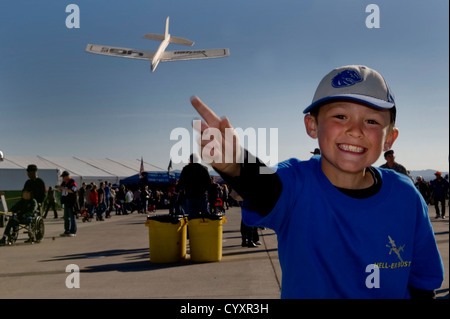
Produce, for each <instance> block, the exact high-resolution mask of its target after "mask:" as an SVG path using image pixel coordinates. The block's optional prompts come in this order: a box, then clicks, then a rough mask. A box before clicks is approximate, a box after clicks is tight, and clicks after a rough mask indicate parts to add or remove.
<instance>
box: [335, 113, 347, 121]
mask: <svg viewBox="0 0 450 319" xmlns="http://www.w3.org/2000/svg"><path fill="white" fill-rule="evenodd" d="M334 118H337V119H340V120H344V119H345V115H342V114H338V115H335V116H334Z"/></svg>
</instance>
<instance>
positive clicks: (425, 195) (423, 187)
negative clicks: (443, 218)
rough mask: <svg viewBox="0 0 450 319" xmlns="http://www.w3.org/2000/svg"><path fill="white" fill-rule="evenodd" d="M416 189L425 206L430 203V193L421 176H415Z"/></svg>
mask: <svg viewBox="0 0 450 319" xmlns="http://www.w3.org/2000/svg"><path fill="white" fill-rule="evenodd" d="M415 185H416V187H417V189H418V190H419V192H420V194H422V197H423V199H424V200H425V202H426V203H427V204H429V203H430V197H431V192H430V188H429V187H428V184H427V183H426V182H425V180H424V179H423V177H422V176H417V178H416V184H415Z"/></svg>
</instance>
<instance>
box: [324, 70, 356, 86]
mask: <svg viewBox="0 0 450 319" xmlns="http://www.w3.org/2000/svg"><path fill="white" fill-rule="evenodd" d="M362 80H363V78H362V77H361V75H359V73H358V72H356V71H355V70H344V71H342V72H339V73H338V74H337V75H335V76H334V78H333V79H332V80H331V85H332V86H333V87H334V88H342V87H347V86H352V85H355V84H356V83H359V82H362Z"/></svg>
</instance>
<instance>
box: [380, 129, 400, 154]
mask: <svg viewBox="0 0 450 319" xmlns="http://www.w3.org/2000/svg"><path fill="white" fill-rule="evenodd" d="M397 137H398V128H396V127H394V128H392V130H391V131H390V132H389V133H388V135H387V136H386V140H385V141H384V146H383V151H384V152H386V151H389V150H390V149H391V148H392V145H393V144H394V142H395V140H396V139H397Z"/></svg>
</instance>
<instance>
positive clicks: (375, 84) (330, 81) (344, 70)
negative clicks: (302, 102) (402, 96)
mask: <svg viewBox="0 0 450 319" xmlns="http://www.w3.org/2000/svg"><path fill="white" fill-rule="evenodd" d="M337 100H352V101H356V102H361V103H364V104H367V105H369V106H372V107H375V108H378V109H385V110H388V109H392V108H395V101H394V95H393V94H392V92H391V90H390V88H389V86H388V85H387V83H386V81H385V79H384V78H383V76H381V74H380V73H378V72H377V71H375V70H373V69H371V68H369V67H367V66H364V65H347V66H342V67H340V68H337V69H334V70H333V71H331V72H330V73H328V74H327V75H326V76H325V77H324V78H323V79H322V81H320V83H319V86H318V87H317V90H316V93H315V94H314V98H313V101H312V104H311V105H310V106H308V107H307V108H306V109H305V110H304V111H303V113H305V114H306V113H310V112H311V111H313V110H314V109H315V108H317V107H319V106H321V105H323V104H326V103H329V102H333V101H337ZM394 110H395V109H394ZM394 116H395V112H394ZM394 119H395V118H394Z"/></svg>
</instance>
